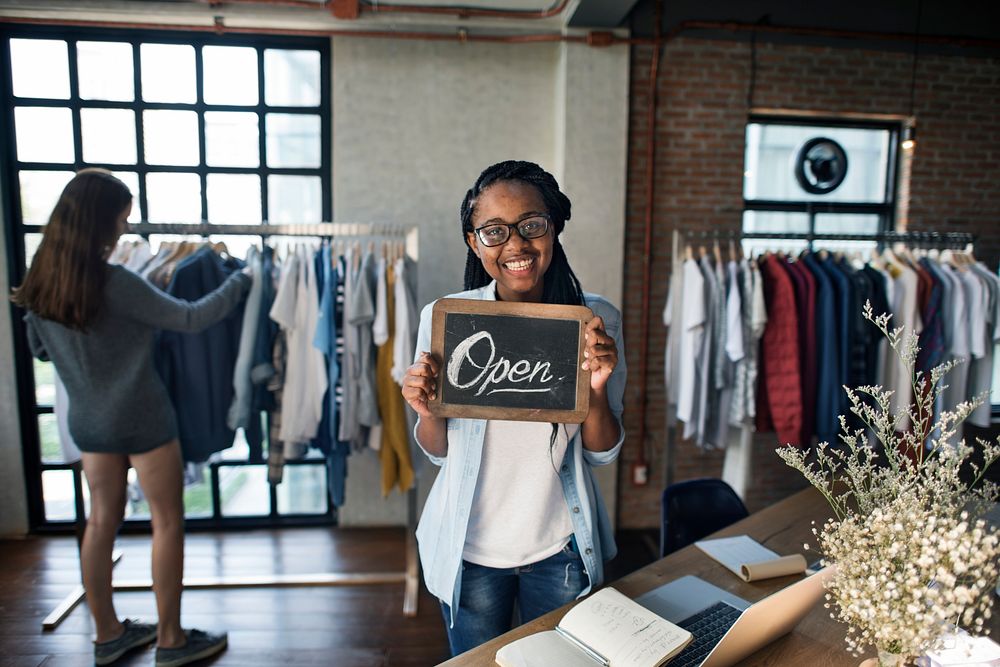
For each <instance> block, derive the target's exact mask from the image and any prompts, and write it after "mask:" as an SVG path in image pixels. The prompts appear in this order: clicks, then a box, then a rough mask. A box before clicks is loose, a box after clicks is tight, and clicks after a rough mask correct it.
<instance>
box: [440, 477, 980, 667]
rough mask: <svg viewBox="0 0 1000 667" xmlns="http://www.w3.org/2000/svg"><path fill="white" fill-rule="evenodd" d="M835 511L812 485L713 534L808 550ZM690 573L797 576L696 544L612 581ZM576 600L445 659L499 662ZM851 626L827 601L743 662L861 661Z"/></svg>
mask: <svg viewBox="0 0 1000 667" xmlns="http://www.w3.org/2000/svg"><path fill="white" fill-rule="evenodd" d="M831 514H832V513H831V511H830V508H829V506H828V505H827V504H826V501H825V500H824V499H823V497H822V496H821V495H820V494H819V493H818V492H817V491H816V490H815V489H813V488H811V487H810V488H807V489H805V490H803V491H799V492H798V493H796V494H794V495H792V496H789V497H788V498H786V499H784V500H782V501H781V502H778V503H776V504H774V505H772V506H771V507H768V508H766V509H763V510H761V511H759V512H757V513H755V514H752V515H750V516H749V517H747V518H746V519H743V520H742V521H740V522H738V523H735V524H733V525H732V526H730V527H728V528H726V529H724V530H720V531H719V532H718V533H716V534H715V535H713V537H726V536H732V535H743V534H746V535H749V536H750V537H752V538H754V539H755V540H757V541H758V542H760V543H761V544H763V545H764V546H766V547H768V548H770V549H772V550H773V551H776V552H777V553H779V554H782V555H785V554H791V553H802V545H803V543H808V544H809V545H810V547H812V548H813V549H816V544H817V540H816V538H815V537H814V536H813V535H812V532H811V528H812V522H813V521H815V522H816V525H818V526H821V525H822V524H823V522H824V521H826V519H827V518H829V517H830V516H831ZM814 556H815V554H814V553H813V554H806V559H807V560H809V561H811V560H812V559H813V557H814ZM686 574H693V575H697V576H699V577H701V578H702V579H705V580H706V581H709V582H711V583H713V584H715V585H716V586H719V587H720V588H724V589H726V590H728V591H730V592H732V593H735V594H736V595H739V596H740V597H742V598H744V599H746V600H749V601H750V602H756V601H757V600H760V599H762V598H764V597H766V596H767V595H770V594H771V593H773V592H774V591H776V590H779V589H780V588H783V587H784V586H787V585H788V584H791V583H793V582H794V581H796V580H797V577H781V578H778V579H770V580H765V581H761V582H754V583H746V582H744V581H743V580H742V579H740V578H739V577H737V576H735V575H734V574H733V573H731V572H730V571H729V570H727V569H725V568H724V567H723V566H722V565H719V564H718V563H716V562H715V561H714V560H712V559H711V558H709V557H708V556H707V555H705V554H704V553H703V552H702V551H701V550H700V549H698V548H697V547H695V546H694V545H691V546H689V547H685V548H684V549H681V550H680V551H677V552H675V553H672V554H670V555H669V556H667V557H666V558H662V559H660V560H658V561H656V562H655V563H652V564H650V565H647V566H646V567H644V568H642V569H641V570H637V571H635V572H633V573H632V574H630V575H628V576H625V577H622V578H621V579H619V580H617V581H614V582H611V584H610V585H612V586H613V587H614V588H616V589H618V590H619V591H621V592H622V593H624V594H625V595H628V596H629V597H632V598H635V597H638V596H639V595H642V594H643V593H645V592H647V591H649V590H652V589H654V588H656V587H657V586H661V585H663V584H665V583H667V582H670V581H673V580H674V579H677V578H679V577H681V576H684V575H686ZM572 606H573V604H572V603H571V604H568V605H565V606H563V607H561V608H559V609H556V610H555V611H553V612H551V613H549V614H546V615H545V616H542V617H541V618H537V619H535V620H534V621H532V622H530V623H526V624H525V625H522V626H520V627H518V628H514V629H513V630H511V631H510V632H508V633H506V634H504V635H502V636H500V637H497V638H496V639H494V640H493V641H490V642H487V643H486V644H483V645H482V646H480V647H478V648H476V649H474V650H472V651H468V652H466V653H463V654H462V655H460V656H457V657H455V658H452V659H451V660H449V661H447V662H445V663H443V664H444V665H449V666H452V667H458V666H462V667H472V666H475V667H495V665H496V662H495V661H494V656H495V655H496V652H497V650H498V649H499V648H500V647H501V646H504V645H505V644H507V643H509V642H511V641H513V640H515V639H518V638H520V637H523V636H525V635H528V634H531V633H533V632H539V631H541V630H551V629H552V628H553V627H555V625H556V624H557V623H558V622H559V620H560V619H561V618H562V617H563V616H564V615H565V614H566V612H567V611H569V610H570V608H572ZM990 627H991V631H990V634H991V636H993V637H998V636H1000V614H997V613H995V614H994V615H993V618H992V620H991V625H990ZM845 632H846V627H845V626H844V625H842V624H840V623H838V622H837V621H835V620H833V619H831V618H830V610H829V609H825V608H824V607H823V604H822V602H821V603H819V604H817V605H816V607H815V608H814V609H813V610H812V611H811V612H810V613H809V615H808V616H806V617H805V618H804V619H803V620H802V622H801V623H799V624H798V626H796V628H795V630H793V631H792V632H791V633H790V634H788V635H786V636H784V637H782V638H781V639H778V640H777V641H775V642H772V643H771V644H770V645H768V646H765V647H764V648H762V649H761V650H759V651H757V652H756V653H754V654H753V655H751V656H750V657H748V658H746V659H745V660H742V661H741V662H740V665H741V666H742V665H771V666H776V665H807V666H811V667H820V666H822V667H840V666H843V667H856V665H858V663H860V662H861V658H855V657H853V656H852V655H850V654H849V653H848V652H847V645H846V644H845V643H844V634H845ZM871 655H873V654H871Z"/></svg>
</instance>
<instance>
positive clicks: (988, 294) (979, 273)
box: [967, 263, 1000, 428]
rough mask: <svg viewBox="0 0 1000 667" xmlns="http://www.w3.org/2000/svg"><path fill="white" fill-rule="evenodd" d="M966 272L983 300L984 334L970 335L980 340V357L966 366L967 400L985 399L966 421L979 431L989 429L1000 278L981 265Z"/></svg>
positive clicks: (999, 337)
mask: <svg viewBox="0 0 1000 667" xmlns="http://www.w3.org/2000/svg"><path fill="white" fill-rule="evenodd" d="M969 271H970V272H971V273H972V274H973V275H975V276H976V277H977V278H979V280H980V282H981V284H982V285H983V293H984V297H985V298H984V299H982V301H981V305H982V308H983V318H982V319H983V330H982V332H981V333H980V332H976V331H973V335H974V336H981V338H982V341H983V355H982V356H981V357H980V358H978V359H973V360H972V363H971V364H970V365H969V383H968V394H969V398H970V399H971V398H975V397H977V396H980V395H983V394H985V395H986V400H985V401H984V402H983V403H982V404H981V405H980V406H979V407H977V408H976V409H975V410H973V412H972V414H971V415H969V417H968V419H967V421H968V422H969V423H970V424H972V425H974V426H980V427H982V428H988V427H989V425H990V417H991V411H992V406H991V403H990V388H991V387H992V384H993V350H994V346H995V345H996V342H997V341H998V340H1000V326H998V324H1000V278H998V277H997V275H996V274H993V273H991V272H990V271H989V269H987V268H986V267H985V266H984V265H983V264H982V263H977V264H974V265H972V266H970V267H969Z"/></svg>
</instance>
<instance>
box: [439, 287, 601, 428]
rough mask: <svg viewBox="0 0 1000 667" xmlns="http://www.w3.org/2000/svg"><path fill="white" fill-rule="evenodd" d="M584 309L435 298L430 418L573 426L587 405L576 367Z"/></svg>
mask: <svg viewBox="0 0 1000 667" xmlns="http://www.w3.org/2000/svg"><path fill="white" fill-rule="evenodd" d="M593 317H594V313H593V312H592V311H591V310H590V309H589V308H587V307H585V306H561V305H552V304H547V303H513V302H506V301H480V300H471V299H440V300H438V301H437V303H435V304H434V309H433V321H432V326H431V354H433V355H434V357H435V358H436V359H437V360H438V361H439V362H440V363H441V370H440V373H439V375H438V391H437V393H436V395H435V397H434V400H432V401H430V402H429V404H428V407H429V409H430V411H431V412H432V413H433V414H434V415H435V416H437V417H463V418H469V419H506V420H513V421H538V422H554V423H560V424H579V423H581V422H582V421H583V420H584V419H585V418H586V416H587V412H588V410H589V402H590V371H585V370H583V368H582V367H581V365H582V364H583V359H584V357H583V349H584V347H585V346H586V338H585V335H584V330H585V328H586V325H587V322H589V321H590V320H591V319H592V318H593Z"/></svg>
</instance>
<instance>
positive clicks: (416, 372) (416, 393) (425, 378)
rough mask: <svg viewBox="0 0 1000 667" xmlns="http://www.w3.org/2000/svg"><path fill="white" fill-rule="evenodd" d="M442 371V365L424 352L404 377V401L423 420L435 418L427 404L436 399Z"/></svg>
mask: <svg viewBox="0 0 1000 667" xmlns="http://www.w3.org/2000/svg"><path fill="white" fill-rule="evenodd" d="M440 370H441V366H440V364H438V362H437V361H436V360H435V359H434V357H432V356H431V355H430V353H429V352H423V353H422V354H421V355H420V358H419V359H418V360H417V361H415V362H414V363H413V365H412V366H410V367H409V368H407V369H406V375H405V376H404V377H403V399H404V400H405V401H406V402H407V403H409V404H410V407H411V408H413V411H414V412H416V413H417V414H418V415H420V417H422V418H426V417H433V415H432V414H431V411H430V408H428V406H427V403H428V401H431V400H433V399H434V396H435V394H436V392H437V378H438V372H439V371H440Z"/></svg>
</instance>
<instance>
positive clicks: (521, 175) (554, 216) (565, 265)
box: [459, 160, 584, 305]
mask: <svg viewBox="0 0 1000 667" xmlns="http://www.w3.org/2000/svg"><path fill="white" fill-rule="evenodd" d="M499 181H521V182H522V183H527V184H528V185H532V186H534V188H535V189H536V190H538V194H540V195H541V197H542V201H543V202H544V203H545V209H546V212H547V213H548V215H549V219H550V221H551V223H552V225H553V226H554V227H555V239H554V240H553V246H552V262H551V263H550V264H549V268H548V270H547V271H546V272H545V276H544V280H543V292H542V301H543V302H544V303H554V304H567V305H583V303H584V301H583V288H582V287H581V286H580V281H579V279H577V277H576V274H574V273H573V269H571V268H570V266H569V260H568V259H566V252H565V251H564V250H563V247H562V244H561V243H559V234H561V233H562V230H563V227H565V226H566V221H567V220H569V216H570V201H569V198H568V197H567V196H566V195H564V194H563V193H562V191H560V190H559V184H558V183H556V179H555V177H553V176H552V174H550V173H549V172H547V171H545V170H544V169H542V168H541V167H539V166H538V165H537V164H535V163H534V162H524V161H520V160H506V161H504V162H498V163H497V164H495V165H493V166H491V167H487V168H486V169H485V170H484V171H483V173H481V174H480V175H479V178H477V179H476V182H475V184H474V185H473V186H472V187H471V188H470V189H469V191H468V192H466V193H465V198H464V199H463V200H462V206H461V209H460V213H459V214H460V217H461V220H462V239H463V240H464V241H465V243H466V245H467V246H468V251H469V252H468V255H467V256H466V258H465V289H467V290H470V289H476V288H477V287H482V286H483V285H486V284H488V283H489V282H490V276H489V274H488V273H486V269H485V268H483V263H482V262H481V261H480V259H479V257H477V256H476V253H474V252H473V251H472V246H471V245H470V244H469V237H468V236H467V234H469V233H471V232H472V231H473V227H472V214H473V212H474V211H475V209H476V202H477V201H478V200H479V196H480V195H481V194H482V193H483V192H484V191H485V190H486V189H488V188H489V187H490V186H491V185H493V184H495V183H498V182H499Z"/></svg>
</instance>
